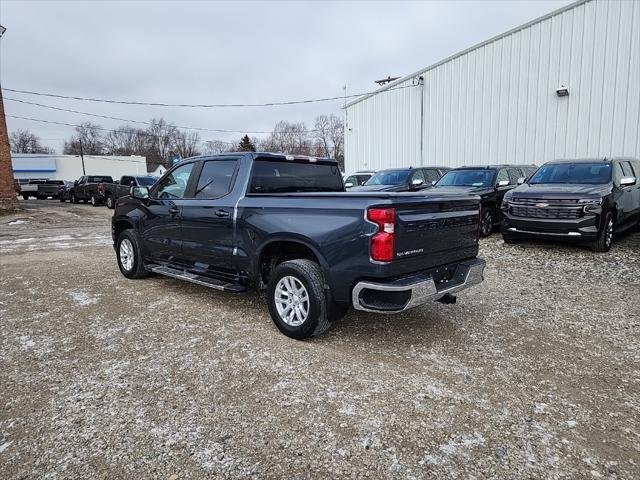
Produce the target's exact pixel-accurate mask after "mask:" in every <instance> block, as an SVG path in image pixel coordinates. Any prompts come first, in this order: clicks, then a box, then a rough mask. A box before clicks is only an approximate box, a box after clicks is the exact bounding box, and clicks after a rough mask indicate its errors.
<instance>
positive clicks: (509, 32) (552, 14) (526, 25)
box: [343, 0, 592, 108]
mask: <svg viewBox="0 0 640 480" xmlns="http://www.w3.org/2000/svg"><path fill="white" fill-rule="evenodd" d="M590 1H592V0H577V1H576V2H573V3H570V4H569V5H565V6H564V7H561V8H558V9H556V10H553V11H552V12H549V13H547V14H545V15H543V16H541V17H538V18H535V19H533V20H531V21H529V22H527V23H523V24H522V25H519V26H517V27H515V28H512V29H511V30H507V31H506V32H504V33H501V34H499V35H496V36H495V37H491V38H489V39H488V40H484V41H483V42H480V43H477V44H475V45H472V46H471V47H469V48H466V49H464V50H462V51H460V52H458V53H454V54H453V55H451V56H449V57H447V58H445V59H443V60H440V61H438V62H436V63H433V64H431V65H429V66H428V67H425V68H422V69H420V70H418V71H416V72H414V73H411V74H409V75H404V76H402V77H400V78H399V79H397V80H395V81H393V82H390V83H388V84H386V85H385V86H383V87H380V88H378V89H377V90H375V91H373V92H371V93H367V94H366V95H363V96H361V97H359V98H356V99H355V100H352V101H350V102H348V103H347V104H346V105H345V106H344V107H343V108H348V107H351V106H352V105H355V104H356V103H359V102H361V101H363V100H366V99H367V98H370V97H373V96H375V95H377V94H379V93H382V92H384V91H386V90H389V89H390V88H393V87H395V86H396V85H399V84H400V83H402V82H405V81H407V80H409V79H410V78H412V77H415V76H416V75H420V74H422V73H426V72H428V71H429V70H433V69H434V68H437V67H439V66H440V65H442V64H444V63H447V62H450V61H451V60H454V59H456V58H458V57H461V56H463V55H466V54H467V53H469V52H472V51H473V50H477V49H479V48H482V47H484V46H486V45H488V44H490V43H493V42H495V41H497V40H500V39H502V38H504V37H508V36H509V35H513V34H514V33H517V32H519V31H521V30H524V29H525V28H529V27H530V26H532V25H535V24H536V23H540V22H543V21H544V20H547V19H549V18H551V17H555V16H556V15H560V14H561V13H564V12H566V11H568V10H571V9H573V8H576V7H579V6H580V5H584V4H585V3H588V2H590Z"/></svg>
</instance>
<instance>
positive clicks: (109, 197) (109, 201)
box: [105, 194, 116, 210]
mask: <svg viewBox="0 0 640 480" xmlns="http://www.w3.org/2000/svg"><path fill="white" fill-rule="evenodd" d="M105 203H106V204H107V208H108V209H110V210H113V209H114V208H116V202H115V201H114V200H113V196H112V195H111V194H108V195H107V198H106V200H105Z"/></svg>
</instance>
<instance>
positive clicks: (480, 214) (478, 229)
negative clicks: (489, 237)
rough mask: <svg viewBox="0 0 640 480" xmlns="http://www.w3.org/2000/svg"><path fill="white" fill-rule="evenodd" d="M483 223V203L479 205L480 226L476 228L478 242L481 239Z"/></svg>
mask: <svg viewBox="0 0 640 480" xmlns="http://www.w3.org/2000/svg"><path fill="white" fill-rule="evenodd" d="M481 224H482V204H480V205H478V228H476V242H479V241H480V228H481V227H480V225H481Z"/></svg>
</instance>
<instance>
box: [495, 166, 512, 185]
mask: <svg viewBox="0 0 640 480" xmlns="http://www.w3.org/2000/svg"><path fill="white" fill-rule="evenodd" d="M503 181H507V182H509V173H508V172H507V169H506V168H501V169H500V170H498V176H497V177H496V185H499V184H500V182H503ZM509 183H510V182H509Z"/></svg>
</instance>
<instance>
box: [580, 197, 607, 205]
mask: <svg viewBox="0 0 640 480" xmlns="http://www.w3.org/2000/svg"><path fill="white" fill-rule="evenodd" d="M578 203H579V204H581V205H602V198H581V199H580V200H578Z"/></svg>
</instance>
